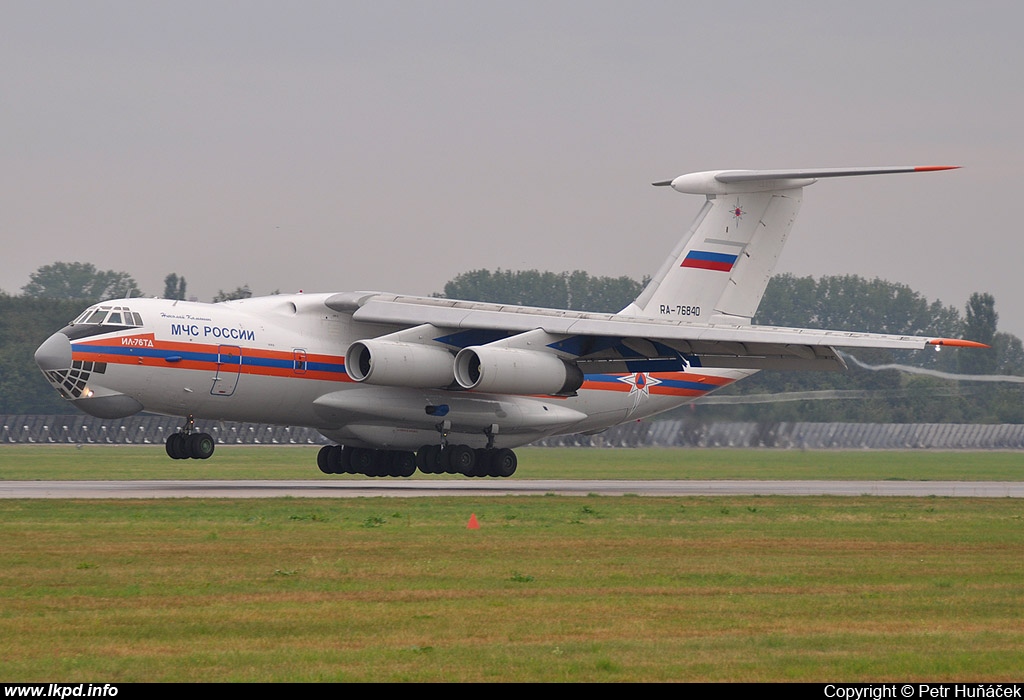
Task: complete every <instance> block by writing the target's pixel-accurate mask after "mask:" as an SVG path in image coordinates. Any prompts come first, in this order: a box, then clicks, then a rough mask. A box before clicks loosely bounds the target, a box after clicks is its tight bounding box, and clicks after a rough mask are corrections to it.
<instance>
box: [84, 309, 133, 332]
mask: <svg viewBox="0 0 1024 700" xmlns="http://www.w3.org/2000/svg"><path fill="white" fill-rule="evenodd" d="M80 323H81V324H87V325H91V326H122V327H123V326H141V325H142V316H140V315H139V314H138V313H136V312H134V311H131V310H130V309H128V308H127V307H124V306H93V307H91V308H88V309H86V310H85V311H84V312H83V313H82V315H81V316H79V317H78V318H76V319H75V320H74V321H72V322H71V325H72V326H75V325H78V324H80Z"/></svg>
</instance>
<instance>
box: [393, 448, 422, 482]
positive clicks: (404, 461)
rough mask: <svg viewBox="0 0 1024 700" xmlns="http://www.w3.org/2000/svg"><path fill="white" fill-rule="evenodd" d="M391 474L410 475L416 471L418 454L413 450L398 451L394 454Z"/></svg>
mask: <svg viewBox="0 0 1024 700" xmlns="http://www.w3.org/2000/svg"><path fill="white" fill-rule="evenodd" d="M388 473H389V474H390V475H391V476H400V477H409V476H412V475H413V474H415V473H416V455H415V454H413V453H412V452H402V451H396V452H394V453H393V454H392V459H391V468H390V469H389V470H388Z"/></svg>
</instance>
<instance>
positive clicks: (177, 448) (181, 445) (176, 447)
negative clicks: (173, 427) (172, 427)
mask: <svg viewBox="0 0 1024 700" xmlns="http://www.w3.org/2000/svg"><path fill="white" fill-rule="evenodd" d="M165 447H166V449H167V456H168V457H170V458H171V459H187V458H188V454H187V453H186V451H185V436H184V435H182V434H181V433H171V434H170V435H168V436H167V442H166V443H165Z"/></svg>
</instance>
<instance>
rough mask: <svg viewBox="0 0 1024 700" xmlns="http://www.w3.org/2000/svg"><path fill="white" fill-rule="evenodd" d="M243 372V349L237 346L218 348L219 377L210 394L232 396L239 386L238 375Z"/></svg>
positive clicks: (215, 379) (214, 382) (216, 378)
mask: <svg viewBox="0 0 1024 700" xmlns="http://www.w3.org/2000/svg"><path fill="white" fill-rule="evenodd" d="M241 370H242V348H240V347H238V346H237V345H218V346H217V375H216V376H215V377H214V378H213V387H212V388H211V389H210V393H211V394H213V395H214V396H231V395H232V394H234V393H235V387H237V386H238V373H239V372H240V371H241Z"/></svg>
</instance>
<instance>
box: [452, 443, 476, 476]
mask: <svg viewBox="0 0 1024 700" xmlns="http://www.w3.org/2000/svg"><path fill="white" fill-rule="evenodd" d="M447 452H448V469H447V470H446V471H447V472H448V473H449V474H464V475H465V476H472V474H473V468H474V467H475V466H476V452H474V451H473V448H472V447H469V446H468V445H449V446H448V450H447Z"/></svg>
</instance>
